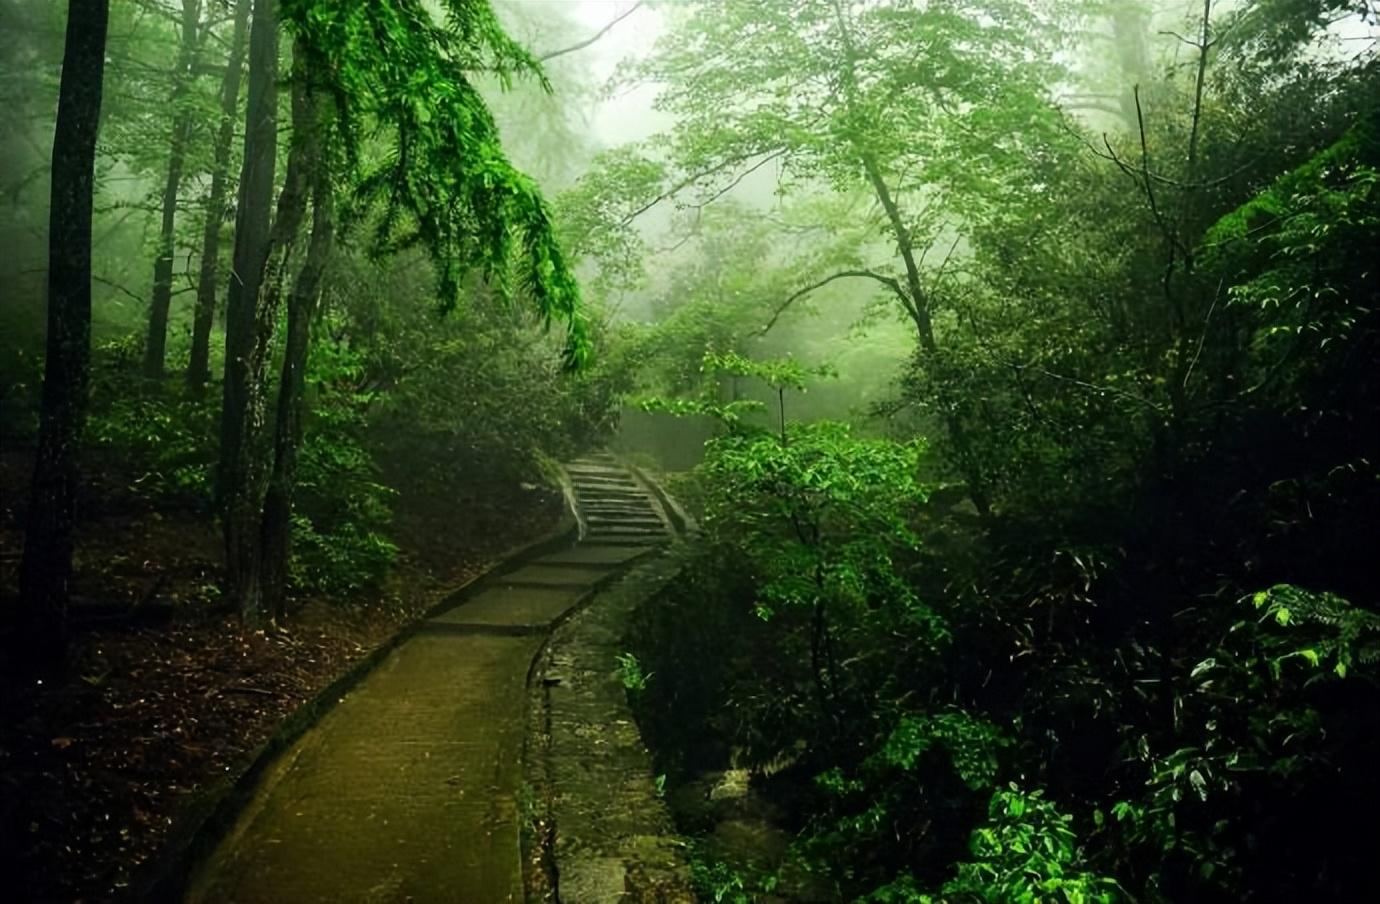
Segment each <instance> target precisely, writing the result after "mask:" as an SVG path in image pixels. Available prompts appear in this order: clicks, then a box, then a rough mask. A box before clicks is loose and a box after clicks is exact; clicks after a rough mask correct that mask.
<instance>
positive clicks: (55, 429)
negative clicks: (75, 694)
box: [15, 0, 110, 667]
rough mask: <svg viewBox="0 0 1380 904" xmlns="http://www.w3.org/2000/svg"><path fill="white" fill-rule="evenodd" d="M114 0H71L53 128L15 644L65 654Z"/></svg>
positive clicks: (32, 653) (28, 650)
mask: <svg viewBox="0 0 1380 904" xmlns="http://www.w3.org/2000/svg"><path fill="white" fill-rule="evenodd" d="M109 17H110V3H109V0H70V2H69V3H68V6H67V35H66V45H65V48H64V50H63V58H62V81H61V85H60V87H59V89H58V109H57V125H56V128H55V130H54V133H53V167H52V188H51V200H50V205H51V206H50V208H49V211H48V338H47V351H46V359H45V361H44V370H43V399H42V407H41V410H40V414H39V433H38V453H37V457H36V460H35V463H34V475H33V487H32V491H31V493H30V495H29V510H28V523H27V530H26V532H25V535H24V560H23V564H22V566H21V570H20V594H21V600H20V612H19V620H18V621H19V624H18V632H17V635H16V637H15V640H16V642H17V643H16V651H17V652H18V654H19V657H20V658H21V659H22V660H23V661H25V662H26V664H28V665H30V666H34V667H41V666H45V665H51V664H55V663H58V662H60V661H61V659H62V657H63V654H64V652H65V647H66V634H67V600H68V581H69V579H70V578H71V574H72V531H73V527H74V524H75V521H76V495H77V480H78V467H77V465H78V463H77V454H78V451H79V448H80V443H81V434H82V427H83V425H84V422H85V416H86V396H87V387H88V383H89V370H90V362H91V206H92V197H93V193H94V181H95V174H94V170H95V160H96V133H97V131H98V130H99V128H100V117H101V91H102V87H103V82H104V78H105V41H106V27H107V24H108V21H109Z"/></svg>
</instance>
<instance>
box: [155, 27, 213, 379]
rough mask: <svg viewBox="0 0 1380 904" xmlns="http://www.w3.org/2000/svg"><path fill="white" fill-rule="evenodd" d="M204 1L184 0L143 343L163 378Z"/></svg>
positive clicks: (158, 373)
mask: <svg viewBox="0 0 1380 904" xmlns="http://www.w3.org/2000/svg"><path fill="white" fill-rule="evenodd" d="M200 21H201V0H182V49H181V51H180V52H179V53H178V57H177V69H176V70H175V71H174V73H173V90H172V100H171V105H172V112H173V121H172V137H171V139H170V141H169V151H168V175H167V179H165V180H164V182H163V220H162V223H161V225H160V227H159V231H158V256H157V257H156V258H155V259H154V262H153V297H152V300H151V302H150V304H149V335H148V341H147V342H145V343H144V373H145V375H146V376H148V377H149V378H151V379H155V380H157V379H161V378H162V376H163V363H164V360H165V359H166V357H167V348H168V310H169V308H171V307H172V278H173V239H174V237H175V226H176V220H177V193H178V191H179V190H180V189H181V188H182V168H183V164H184V163H185V161H186V159H187V139H188V137H189V136H190V135H191V131H192V111H191V110H189V109H187V92H188V90H189V89H190V88H191V85H192V80H193V75H192V71H193V69H194V67H195V66H196V59H197V53H198V50H199V49H200V48H199V44H200V40H201V39H200V35H199V29H198V25H199V24H200Z"/></svg>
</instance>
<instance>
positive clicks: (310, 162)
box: [262, 85, 335, 624]
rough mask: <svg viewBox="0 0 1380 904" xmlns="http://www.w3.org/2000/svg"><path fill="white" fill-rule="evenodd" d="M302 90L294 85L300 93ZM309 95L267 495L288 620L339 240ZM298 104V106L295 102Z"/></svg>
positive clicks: (272, 560)
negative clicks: (304, 241)
mask: <svg viewBox="0 0 1380 904" xmlns="http://www.w3.org/2000/svg"><path fill="white" fill-rule="evenodd" d="M299 90H302V89H301V88H300V87H298V86H296V85H295V86H294V97H295V96H296V94H295V92H297V91H299ZM303 93H304V94H305V99H304V103H303V104H302V112H303V114H304V117H305V118H304V119H301V120H298V122H299V124H300V126H301V132H300V133H299V135H298V136H297V137H298V140H300V141H301V142H302V144H303V146H304V151H303V155H304V157H306V160H307V162H306V166H307V167H308V169H309V170H310V171H311V174H312V227H311V241H310V242H309V243H308V245H307V256H306V260H305V261H304V262H303V264H302V269H301V270H300V271H299V272H298V274H297V279H296V282H295V283H294V284H293V287H292V292H291V293H290V294H289V295H288V302H287V304H288V325H287V347H286V349H284V352H283V371H282V377H281V379H280V380H279V383H278V419H277V423H276V425H275V435H274V448H273V452H274V456H273V473H272V475H271V476H270V477H269V481H268V494H267V495H266V496H265V498H264V521H263V566H262V568H263V571H262V573H263V582H262V583H263V595H264V606H265V609H266V610H267V611H268V612H269V613H270V614H271V616H272V617H273V619H274V621H276V622H277V623H279V624H282V622H283V620H284V618H285V616H286V614H287V613H286V603H287V579H288V560H289V557H290V555H291V551H292V497H293V493H294V491H295V489H296V484H297V447H298V446H299V445H300V444H301V441H302V417H303V414H304V412H305V408H306V400H305V390H306V373H307V358H308V355H309V353H310V351H311V323H312V320H314V319H315V317H316V311H317V302H318V300H319V299H320V297H321V281H322V277H323V276H324V275H325V272H326V265H327V263H328V261H329V259H330V254H331V248H332V245H333V243H334V240H335V205H334V201H335V199H334V195H333V191H334V188H333V186H332V184H331V173H330V169H329V166H328V165H327V162H326V160H325V158H324V155H323V153H322V147H321V139H322V131H321V121H320V118H319V117H320V109H319V107H320V104H319V101H318V100H317V99H316V97H315V96H314V92H313V91H311V90H310V89H306V90H304V91H303ZM294 107H296V104H294Z"/></svg>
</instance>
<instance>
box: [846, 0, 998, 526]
mask: <svg viewBox="0 0 1380 904" xmlns="http://www.w3.org/2000/svg"><path fill="white" fill-rule="evenodd" d="M834 15H835V18H836V19H837V20H838V25H839V32H840V35H841V36H842V38H843V51H844V59H843V70H842V72H841V73H840V75H841V77H842V78H841V81H842V83H843V88H844V102H845V103H846V104H847V106H848V110H849V112H850V114H851V115H856V100H857V91H858V80H857V72H856V65H857V54H856V51H855V50H854V47H853V37H852V34H851V33H850V31H849V28H848V19H847V15H846V13H845V12H844V8H843V4H842V3H841V2H840V0H834ZM855 150H856V151H857V154H858V161H859V162H860V163H861V164H862V167H863V172H864V174H865V175H866V177H867V182H868V184H869V185H871V186H872V190H873V192H875V193H876V195H877V201H878V203H880V204H881V205H882V210H883V211H885V213H886V218H887V222H888V223H889V224H890V226H891V234H892V237H893V238H895V240H896V250H897V251H898V252H899V253H900V255H901V262H902V263H903V264H904V265H905V270H906V293H905V294H906V295H908V296H909V298H910V303H909V304H907V305H905V307H906V313H907V314H909V315H910V318H911V320H912V321H914V323H915V332H916V336H917V337H918V338H919V341H920V348H921V350H922V351H923V352H924V353H925V355H926V356H927V357H928V358H929V359H930V360H932V361H933V360H935V359H936V358H937V357H938V352H939V344H938V342H936V341H935V337H934V322H933V320H932V318H931V312H930V300H929V293H927V292H926V291H925V287H924V283H923V282H922V280H921V278H920V265H919V263H918V262H917V261H916V259H915V241H914V239H913V238H912V236H911V234H910V228H909V227H908V226H907V225H906V221H905V218H904V217H903V216H902V215H901V209H900V207H899V206H898V205H897V203H896V199H895V197H893V196H892V194H891V189H890V188H889V187H888V186H887V184H886V178H885V176H884V175H883V173H882V167H881V165H880V164H879V163H878V162H877V158H876V155H875V154H873V153H872V151H871V150H870V149H868V148H867V147H865V146H863V145H860V144H856V143H855ZM903 304H904V302H903ZM941 387H942V383H941ZM944 395H945V396H946V398H941V399H940V402H941V404H943V405H944V409H945V411H944V426H945V428H946V430H947V432H948V434H949V442H950V443H951V444H952V445H953V449H954V453H955V454H954V457H955V458H956V459H957V460H958V467H959V471H960V473H961V474H962V476H963V479H964V482H965V483H966V484H967V487H968V498H969V499H970V500H971V501H972V503H973V507H974V508H976V509H977V512H978V514H979V515H980V516H981V517H983V518H986V517H987V516H988V515H989V514H990V513H991V510H992V504H991V500H990V498H989V497H988V495H987V489H986V482H985V481H984V480H983V479H982V472H981V469H980V468H979V467H978V465H977V459H976V456H975V455H974V454H973V446H972V442H971V440H970V439H969V438H968V430H967V427H966V424H965V422H964V420H963V412H962V410H961V409H962V407H963V406H962V403H961V402H960V401H959V400H956V399H951V398H947V396H948V395H949V393H947V392H945V393H944Z"/></svg>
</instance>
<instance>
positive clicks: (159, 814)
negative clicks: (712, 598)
mask: <svg viewBox="0 0 1380 904" xmlns="http://www.w3.org/2000/svg"><path fill="white" fill-rule="evenodd" d="M29 467H30V465H29V461H28V456H27V455H26V454H23V453H21V452H15V451H13V450H10V451H6V452H4V453H2V454H0V605H5V606H8V605H11V604H12V603H13V599H14V595H15V588H16V585H17V580H18V567H19V557H20V552H21V549H22V542H23V537H22V532H21V531H20V526H21V524H20V517H21V516H20V507H21V505H22V501H23V499H24V497H25V496H26V495H27V493H26V487H27V480H28V476H29ZM96 470H97V468H94V467H93V468H92V471H93V472H95V471H96ZM102 473H103V476H102V477H101V478H99V479H98V480H97V481H96V486H95V487H94V489H93V490H92V491H91V493H90V497H89V498H88V499H86V500H84V502H85V504H84V506H83V508H84V510H85V519H84V521H83V524H82V527H81V530H80V532H79V535H78V539H77V556H76V569H77V571H76V575H75V577H74V586H73V597H74V602H75V603H76V605H77V609H76V615H77V617H78V618H79V619H80V620H81V622H82V623H79V624H78V625H77V626H76V628H75V631H74V637H73V643H72V650H71V656H70V659H69V662H70V667H69V669H68V670H67V672H66V676H65V677H63V678H59V679H56V680H53V679H50V680H49V681H48V682H46V683H39V684H34V685H28V684H25V685H23V686H20V685H17V684H16V683H15V682H13V681H8V680H7V681H3V682H0V871H3V872H2V873H0V874H3V875H5V876H6V883H5V884H6V887H7V888H8V889H9V891H11V892H17V894H18V897H17V898H15V900H26V901H35V902H38V901H65V902H68V901H81V902H92V901H102V900H109V899H112V898H115V897H118V896H120V895H121V893H122V890H123V889H125V888H126V887H127V886H128V885H129V883H130V882H131V881H132V879H133V877H134V875H135V874H136V873H137V872H138V871H139V869H140V868H141V866H142V865H144V864H145V863H147V862H148V861H149V860H150V859H151V858H153V857H156V856H157V854H158V852H159V850H160V848H161V846H162V844H163V842H164V839H165V838H166V835H167V833H168V830H169V829H170V827H171V826H172V825H173V822H174V819H175V817H176V816H177V814H178V812H179V810H180V808H181V807H182V806H183V805H184V804H185V803H186V802H187V801H188V798H189V796H190V795H193V794H194V793H196V792H197V790H198V789H202V788H205V787H207V786H208V785H210V784H212V783H214V782H215V781H216V780H217V779H218V778H219V777H221V776H224V775H225V774H226V773H229V772H231V771H232V770H234V769H235V768H236V767H237V766H239V765H241V764H242V763H243V761H244V760H245V759H246V757H248V756H249V755H250V754H251V752H252V751H254V750H255V749H256V748H257V747H258V746H259V745H260V744H261V743H263V742H264V741H265V740H266V739H267V738H268V737H269V735H270V734H271V733H272V732H273V730H274V728H275V727H276V726H277V725H278V723H279V722H280V721H282V719H283V718H284V717H285V716H287V715H288V714H289V713H291V712H292V711H293V710H294V709H296V708H297V707H298V706H299V705H301V704H302V703H304V702H305V701H307V700H309V699H310V698H311V697H312V696H313V695H315V694H316V693H317V692H318V691H319V690H320V689H321V688H323V687H325V686H326V685H327V684H329V683H330V682H331V681H332V680H333V679H334V678H335V677H337V676H338V675H339V674H341V673H342V672H343V671H344V670H345V669H347V668H348V667H349V666H350V664H351V663H353V662H355V661H356V660H358V659H359V658H360V657H362V656H365V655H366V654H368V653H369V652H370V650H372V649H373V648H375V647H376V646H377V645H378V644H380V643H381V642H383V641H385V640H387V639H388V638H389V637H391V636H392V635H393V634H394V633H395V632H396V631H397V630H399V629H400V628H401V627H402V626H403V625H405V624H407V623H408V622H410V621H412V620H414V619H415V618H416V617H417V616H418V615H420V614H421V613H422V612H424V611H426V610H427V609H428V608H429V607H431V606H432V605H433V604H434V603H435V602H437V601H438V600H439V599H440V598H442V597H443V596H444V595H445V594H446V593H447V592H449V591H450V590H452V589H454V588H455V587H456V586H458V585H459V584H462V583H464V582H465V581H466V580H468V579H469V578H470V577H472V576H473V575H475V574H477V573H478V572H479V571H481V570H483V569H484V568H485V567H486V566H487V565H488V564H490V563H491V562H493V561H495V560H497V559H498V558H499V557H501V556H502V555H503V553H504V552H506V551H508V550H509V549H511V547H512V546H514V545H516V544H518V543H521V542H523V541H524V540H527V539H531V538H535V537H537V536H539V535H540V534H542V533H543V532H545V531H547V530H548V529H550V528H551V527H552V526H554V524H555V523H556V520H557V519H558V517H559V514H560V498H559V495H558V494H556V493H552V492H548V491H545V490H542V489H518V488H512V489H510V490H509V491H507V492H496V491H494V489H493V488H490V490H489V491H488V492H485V493H481V494H476V495H475V496H474V497H473V498H466V499H459V500H447V504H446V505H443V506H437V505H421V506H414V507H412V508H409V507H408V506H407V505H406V500H403V501H402V502H401V503H400V505H399V510H398V514H397V519H396V532H395V537H394V539H395V542H397V544H398V546H399V547H400V555H399V559H398V563H397V566H396V567H395V569H394V570H393V573H392V574H391V575H390V576H389V578H388V579H387V581H386V582H385V583H384V585H383V586H382V587H379V588H375V589H374V590H372V591H362V592H360V593H357V594H355V595H353V597H351V598H347V599H330V600H325V599H307V600H299V601H297V603H298V604H297V608H296V611H295V613H293V614H292V616H291V618H290V624H289V625H288V628H287V630H285V631H282V632H263V631H245V630H243V629H242V628H241V627H240V626H239V625H238V623H237V622H236V620H235V619H234V618H233V617H231V616H230V615H228V614H227V613H225V612H224V610H223V609H220V608H218V607H217V606H215V605H214V604H213V602H212V600H213V599H214V590H213V588H214V587H215V583H216V580H217V577H218V571H219V567H218V562H219V555H220V553H219V550H220V546H219V542H220V541H219V534H218V533H217V531H216V527H215V524H214V522H213V520H212V519H211V518H210V517H209V516H208V515H207V514H206V513H205V512H204V511H199V510H196V509H194V508H186V509H179V510H169V509H167V508H163V509H161V510H160V508H158V507H156V506H154V505H152V504H150V503H149V502H148V501H147V500H142V499H140V498H139V497H138V495H137V492H132V491H131V486H132V484H131V483H130V482H129V481H128V480H126V479H124V478H125V477H127V476H128V475H119V474H118V471H117V470H115V471H107V472H102Z"/></svg>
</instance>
